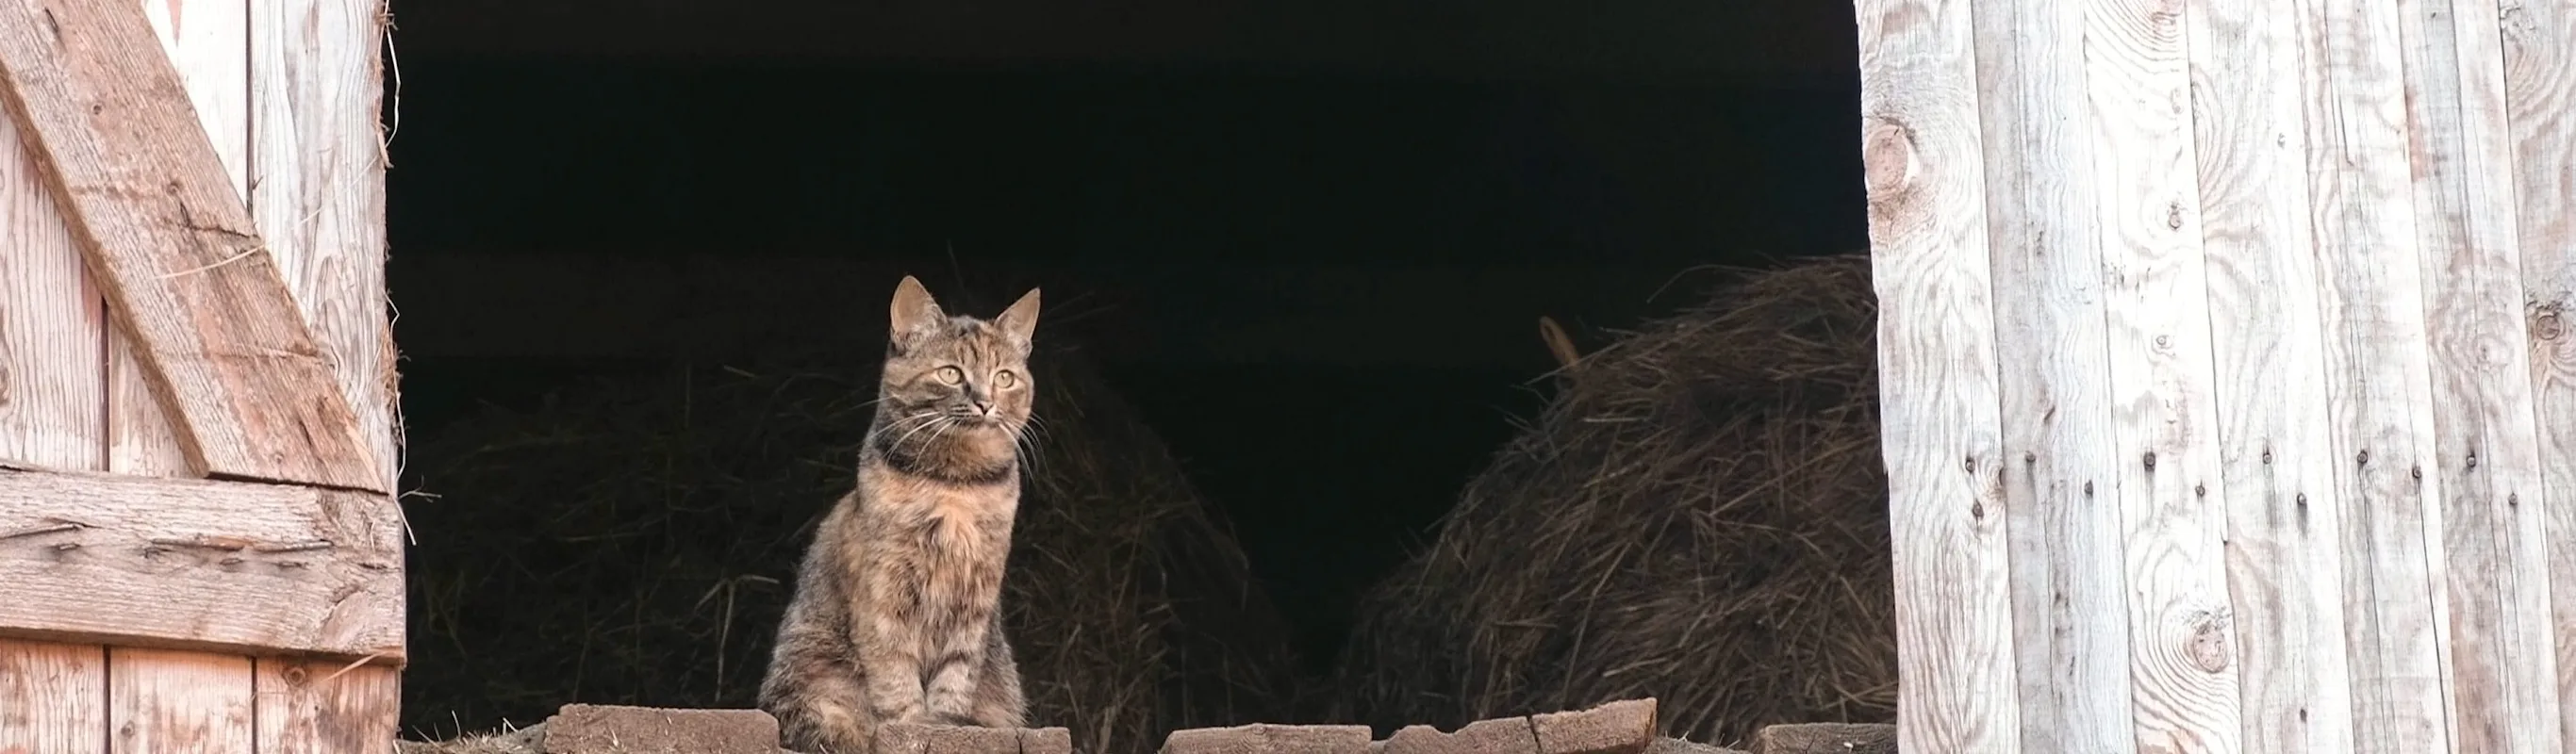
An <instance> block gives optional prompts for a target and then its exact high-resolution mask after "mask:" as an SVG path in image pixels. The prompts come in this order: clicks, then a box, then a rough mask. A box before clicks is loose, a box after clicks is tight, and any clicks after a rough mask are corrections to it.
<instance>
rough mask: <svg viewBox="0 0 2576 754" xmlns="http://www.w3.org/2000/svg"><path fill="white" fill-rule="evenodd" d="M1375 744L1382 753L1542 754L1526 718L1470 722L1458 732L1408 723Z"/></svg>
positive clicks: (1536, 735)
mask: <svg viewBox="0 0 2576 754" xmlns="http://www.w3.org/2000/svg"><path fill="white" fill-rule="evenodd" d="M1379 743H1380V744H1382V745H1381V746H1377V747H1373V748H1376V749H1378V750H1379V751H1380V752H1381V754H1539V749H1538V734H1537V732H1536V731H1535V730H1534V729H1532V728H1531V727H1530V720H1529V718H1526V717H1506V718H1498V719H1494V720H1478V721H1476V722H1472V723H1468V724H1467V726H1466V727H1463V728H1459V729H1458V730H1457V732H1454V733H1442V732H1440V729H1438V728H1434V727H1431V726H1428V725H1408V726H1405V727H1404V729H1402V730H1398V731H1396V732H1395V735H1392V736H1388V737H1386V740H1385V741H1381V742H1379Z"/></svg>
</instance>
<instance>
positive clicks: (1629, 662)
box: [1333, 257, 1896, 744]
mask: <svg viewBox="0 0 2576 754" xmlns="http://www.w3.org/2000/svg"><path fill="white" fill-rule="evenodd" d="M1875 312H1876V300H1875V297H1874V296H1873V294H1872V292H1871V289H1870V282H1869V262H1868V260H1867V258H1866V257H1836V258H1829V259H1825V260H1819V261H1814V262H1808V263H1802V264H1799V265H1795V266H1791V267H1788V268H1785V269H1783V270H1780V271H1776V272H1768V273H1759V274H1755V275H1753V276H1752V277H1750V278H1749V279H1748V280H1746V281H1744V282H1742V283H1741V284H1740V285H1737V286H1735V287H1732V288H1731V289H1728V290H1721V291H1718V292H1716V293H1714V294H1713V295H1712V296H1710V297H1709V299H1708V303H1706V304H1704V305H1701V306H1698V307H1695V308H1693V309H1691V310H1689V311H1686V312H1683V313H1681V314H1679V315H1677V316H1674V317H1671V318H1668V319H1664V320H1661V321H1657V322H1652V323H1649V324H1648V325H1646V326H1645V327H1643V328H1642V329H1641V330H1639V331H1636V332H1632V333H1628V334H1625V335H1624V336H1623V338H1622V339H1621V340H1619V341H1618V342H1616V343H1615V344H1613V345H1610V346H1608V347H1606V348H1604V349H1602V350H1601V351H1599V352H1597V353H1594V354H1591V355H1589V356H1586V357H1584V359H1583V360H1582V361H1580V362H1578V363H1577V364H1575V365H1574V366H1573V367H1571V368H1570V369H1568V370H1566V371H1567V375H1566V378H1565V382H1564V383H1563V384H1562V385H1561V386H1560V392H1559V394H1558V395H1557V397H1556V398H1555V400H1554V402H1553V403H1552V405H1550V406H1549V407H1548V408H1547V409H1546V411H1545V412H1544V413H1542V414H1541V416H1540V417H1539V419H1538V420H1537V422H1536V425H1535V426H1534V427H1531V428H1529V429H1527V430H1526V431H1525V432H1524V433H1523V434H1522V435H1521V436H1520V437H1519V438H1518V439H1517V440H1515V441H1514V442H1513V443H1512V444H1511V445H1510V446H1508V447H1507V448H1505V449H1504V450H1502V451H1501V452H1500V453H1499V454H1498V456H1497V457H1496V458H1495V459H1494V461H1493V464H1492V466H1491V467H1490V468H1488V469H1487V470H1485V471H1484V473H1483V474H1482V475H1480V476H1479V477H1477V478H1476V479H1475V480H1474V481H1473V482H1471V483H1470V484H1469V485H1468V487H1467V489H1466V490H1465V492H1464V493H1463V495H1462V496H1461V498H1460V500H1459V503H1458V506H1457V508H1456V509H1454V510H1453V511H1452V512H1451V513H1450V514H1449V515H1448V516H1447V518H1446V519H1445V520H1444V521H1443V522H1442V526H1441V531H1440V533H1439V536H1438V539H1437V541H1436V542H1435V543H1434V544H1433V546H1432V548H1431V549H1430V551H1429V552H1426V553H1424V554H1423V555H1422V556H1420V557H1419V558H1417V559H1416V560H1414V561H1412V562H1411V563H1410V564H1408V565H1407V566H1406V567H1404V568H1403V569H1402V570H1401V572H1400V573H1398V574H1396V575H1394V576H1393V577H1392V578H1390V579H1388V580H1387V581H1386V582H1384V583H1383V584H1382V585H1381V586H1379V587H1378V588H1377V589H1376V590H1375V591H1374V593H1373V594H1372V595H1370V597H1369V599H1368V600H1367V601H1366V602H1365V603H1364V604H1363V607H1362V608H1361V614H1360V616H1359V624H1358V627H1357V628H1356V629H1355V630H1354V631H1353V635H1352V637H1351V643H1350V645H1349V648H1348V649H1347V650H1346V651H1345V653H1344V656H1343V657H1342V658H1340V669H1339V673H1338V674H1339V675H1340V678H1339V679H1338V680H1339V683H1338V684H1337V686H1338V689H1337V690H1338V691H1339V692H1340V693H1341V695H1342V698H1341V699H1340V701H1339V702H1338V703H1337V704H1336V709H1334V711H1333V715H1334V716H1335V717H1337V718H1339V719H1343V720H1349V721H1353V722H1364V723H1368V724H1371V725H1374V726H1378V727H1380V728H1381V729H1385V728H1389V727H1393V726H1396V725H1402V724H1409V723H1426V722H1427V723H1436V724H1441V725H1458V724H1462V723H1465V722H1468V721H1471V720H1476V719H1480V718H1490V717H1498V716H1503V715H1515V714H1524V713H1534V712H1547V711H1552V710H1560V709H1583V708H1586V707H1590V706H1592V705H1594V704H1598V703H1602V702H1607V701H1611V700H1616V699H1623V698H1633V697H1645V696H1651V697H1655V698H1656V699H1657V700H1658V708H1659V709H1660V710H1661V713H1662V714H1661V717H1662V720H1663V725H1664V731H1663V732H1664V733H1665V734H1666V735H1671V736H1678V737H1682V738H1688V739H1691V740H1694V741H1706V742H1712V743H1721V744H1723V743H1729V742H1734V741H1740V740H1742V738H1743V737H1745V736H1749V735H1750V734H1752V733H1753V731H1755V730H1757V729H1758V728H1759V727H1760V726H1763V725H1767V724H1773V723H1790V722H1825V721H1859V722H1889V721H1892V720H1893V716H1894V708H1895V701H1896V700H1895V697H1896V647H1895V629H1894V623H1893V622H1892V611H1893V605H1892V601H1891V593H1890V589H1889V586H1888V585H1889V583H1890V572H1889V556H1888V540H1887V537H1888V534H1887V510H1886V505H1887V481H1886V476H1885V470H1884V466H1883V464H1882V461H1881V458H1880V455H1879V443H1878V411H1877V402H1878V388H1877V382H1876V373H1877V369H1876V352H1875V348H1874V345H1873V343H1874V327H1875V323H1876V314H1875Z"/></svg>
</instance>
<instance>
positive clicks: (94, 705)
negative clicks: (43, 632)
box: [0, 641, 108, 754]
mask: <svg viewBox="0 0 2576 754" xmlns="http://www.w3.org/2000/svg"><path fill="white" fill-rule="evenodd" d="M107 734H108V728H107V648H105V647H101V646H98V645H95V644H51V643H44V642H30V641H0V754H106V753H107Z"/></svg>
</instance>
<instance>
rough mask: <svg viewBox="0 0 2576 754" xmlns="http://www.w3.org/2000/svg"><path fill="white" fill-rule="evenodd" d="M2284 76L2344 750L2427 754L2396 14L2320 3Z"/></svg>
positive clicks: (2414, 351)
mask: <svg viewBox="0 0 2576 754" xmlns="http://www.w3.org/2000/svg"><path fill="white" fill-rule="evenodd" d="M2301 7H2303V8H2304V9H2306V11H2307V13H2306V14H2304V15H2302V16H2301V17H2300V18H2299V19H2298V20H2297V23H2296V24H2294V29H2295V30H2296V32H2297V33H2298V35H2299V48H2300V49H2299V59H2300V60H2301V61H2302V65H2300V67H2299V69H2298V70H2297V72H2296V73H2297V75H2298V77H2299V79H2300V80H2301V82H2302V87H2303V89H2304V91H2306V92H2307V94H2308V97H2309V101H2308V102H2307V104H2306V108H2307V109H2308V112H2309V113H2310V115H2309V117H2308V119H2307V120H2306V122H2305V123H2304V126H2305V128H2306V140H2307V142H2308V149H2307V155H2308V164H2307V173H2308V175H2309V177H2310V182H2309V190H2308V196H2309V200H2310V207H2309V211H2310V213H2311V219H2310V220H2309V221H2308V225H2309V227H2312V228H2315V229H2316V234H2317V237H2316V250H2315V252H2314V256H2315V258H2316V259H2317V261H2318V264H2319V268H2318V271H2317V274H2318V278H2319V279H2320V280H2321V281H2322V282H2321V284H2320V285H2319V286H2318V291H2319V293H2320V295H2321V296H2322V298H2323V300H2322V301H2321V302H2320V305H2319V309H2320V310H2322V311H2323V312H2325V318H2324V327H2325V330H2326V337H2325V340H2324V343H2325V349H2324V350H2325V359H2326V371H2325V374H2324V379H2323V385H2322V387H2323V388H2324V392H2325V393H2326V399H2327V404H2328V405H2329V406H2330V407H2331V411H2330V416H2329V421H2330V422H2331V433H2330V436H2329V447H2330V448H2332V451H2333V455H2332V458H2333V459H2334V467H2335V482H2334V485H2335V486H2334V489H2333V490H2332V492H2331V494H2329V495H2322V496H2320V495H2311V496H2310V497H2311V498H2312V499H2315V500H2320V501H2322V502H2319V503H2318V504H2322V505H2333V506H2336V507H2337V510H2338V512H2339V513H2340V514H2341V519H2342V520H2341V523H2342V530H2341V532H2340V533H2339V539H2338V542H2339V546H2340V547H2341V548H2342V549H2343V550H2344V552H2345V553H2347V556H2348V557H2346V558H2345V561H2344V571H2343V586H2342V589H2341V592H2342V594H2343V599H2344V641H2345V651H2346V653H2347V655H2348V657H2349V658H2350V662H2351V673H2352V697H2351V698H2352V705H2353V710H2354V712H2353V723H2354V732H2353V748H2352V750H2353V751H2356V752H2385V753H2388V754H2397V753H2400V752H2424V751H2442V750H2445V749H2446V747H2448V745H2449V743H2448V742H2449V739H2450V734H2449V722H2448V718H2447V716H2446V715H2445V714H2444V709H2443V703H2442V685H2441V684H2442V672H2441V660H2440V654H2439V650H2440V648H2439V646H2438V637H2437V634H2436V626H2437V616H2438V611H2439V610H2440V607H2441V606H2440V604H2439V602H2440V601H2439V600H2438V599H2436V596H2437V595H2438V594H2440V592H2439V591H2438V587H2436V586H2435V584H2436V582H2435V580H2434V574H2433V572H2432V570H2431V569H2430V567H2429V566H2428V563H2429V562H2431V561H2432V559H2433V558H2435V557H2436V556H2437V555H2438V547H2439V545H2438V543H2439V540H2438V539H2436V538H2434V537H2435V536H2436V535H2437V534H2438V532H2436V531H2435V530H2433V529H2432V528H2431V526H2432V524H2433V522H2432V521H2431V520H2429V519H2428V518H2427V517H2426V512H2427V510H2428V507H2429V503H2430V502H2431V499H2432V498H2431V495H2432V494H2433V493H2434V490H2433V489H2430V488H2428V482H2430V483H2432V484H2438V480H2435V479H2428V478H2425V477H2422V476H2419V475H2418V474H2417V471H2418V470H2419V469H2422V468H2424V467H2425V466H2429V465H2432V464H2433V463H2434V462H2435V461H2436V460H2437V459H2436V458H2434V457H2433V447H2432V443H2431V437H2432V434H2433V426H2432V424H2433V421H2432V398H2431V395H2430V382H2431V379H2432V375H2431V373H2430V370H2429V368H2428V367H2427V364H2426V360H2427V356H2426V353H2425V348H2424V318H2423V302H2422V291H2423V286H2422V285H2421V280H2422V273H2421V271H2420V268H2419V267H2418V263H2417V259H2416V254H2415V243H2414V241H2415V239H2416V237H2417V236H2416V231H2415V219H2414V216H2415V213H2414V207H2413V202H2412V201H2411V196H2410V194H2411V188H2410V186H2409V178H2408V170H2409V161H2408V155H2407V149H2406V142H2407V138H2408V136H2407V131H2406V108H2405V102H2404V97H2405V85H2404V81H2403V78H2402V74H2401V73H2400V71H2399V52H2398V31H2397V27H2398V19H2397V12H2396V8H2395V7H2394V6H2392V5H2390V4H2386V3H2370V2H2358V1H2357V0H2335V1H2334V2H2325V3H2317V4H2313V5H2305V6H2301Z"/></svg>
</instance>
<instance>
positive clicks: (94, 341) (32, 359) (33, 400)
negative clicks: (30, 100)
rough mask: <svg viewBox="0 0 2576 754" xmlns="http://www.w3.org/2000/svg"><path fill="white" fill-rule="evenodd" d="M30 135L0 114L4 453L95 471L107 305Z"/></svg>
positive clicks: (102, 432)
mask: <svg viewBox="0 0 2576 754" xmlns="http://www.w3.org/2000/svg"><path fill="white" fill-rule="evenodd" d="M23 138H24V137H23V136H22V135H21V134H20V132H19V129H18V128H17V126H16V124H15V123H13V122H12V121H11V120H10V116H9V114H8V113H6V112H0V459H6V460H13V461H18V462H21V463H32V464H41V465H45V466H54V467H59V468H74V469H97V468H99V464H100V463H101V461H100V456H99V453H100V448H102V447H105V445H106V441H107V413H106V407H107V388H106V385H107V376H106V372H105V371H104V370H103V369H102V368H101V367H100V365H101V364H103V363H105V357H104V356H103V355H102V351H101V348H102V346H101V344H103V343H104V342H105V341H104V340H103V339H102V333H104V332H106V328H107V310H106V309H105V308H104V307H103V306H102V305H101V304H100V303H99V294H98V291H97V290H96V289H94V288H91V287H90V285H89V278H88V275H87V273H86V272H84V271H83V270H82V269H81V255H80V248H79V247H78V246H75V245H74V244H73V243H72V234H71V229H70V227H69V226H67V225H65V224H64V222H63V214H62V211H61V210H60V208H59V207H58V205H56V204H55V202H54V197H53V194H52V193H50V192H48V191H46V190H45V181H44V178H43V176H42V175H41V173H40V171H39V169H38V168H37V166H36V162H35V158H34V156H33V155H31V154H30V153H29V152H28V145H26V144H25V143H24V142H23V141H22V139H23Z"/></svg>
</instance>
